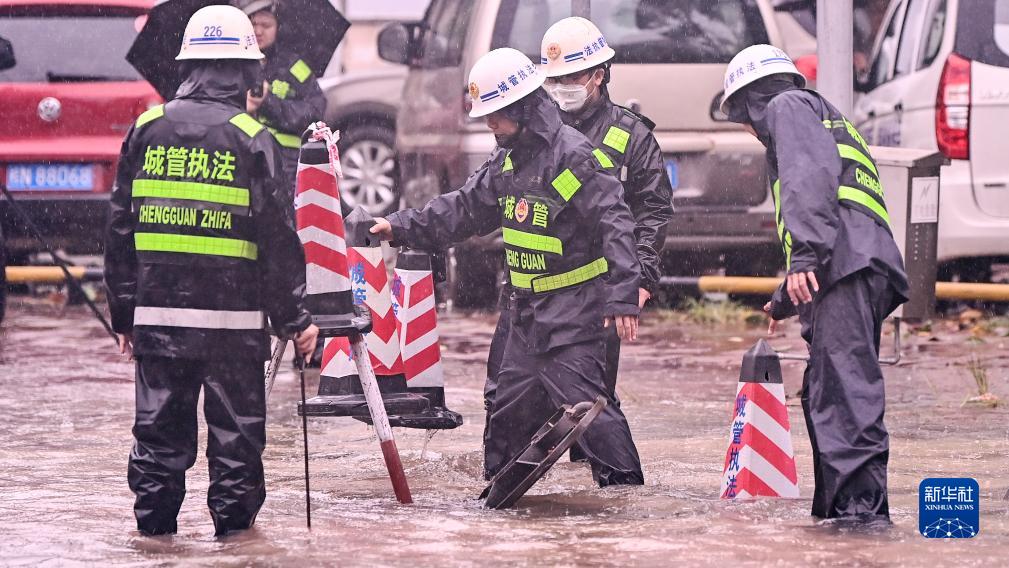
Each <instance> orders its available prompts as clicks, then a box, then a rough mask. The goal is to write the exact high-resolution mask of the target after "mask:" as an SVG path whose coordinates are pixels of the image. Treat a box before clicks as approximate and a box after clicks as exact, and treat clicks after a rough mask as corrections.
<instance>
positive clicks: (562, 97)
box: [544, 74, 595, 112]
mask: <svg viewBox="0 0 1009 568" xmlns="http://www.w3.org/2000/svg"><path fill="white" fill-rule="evenodd" d="M594 76H595V74H592V75H590V76H589V80H588V81H586V83H585V84H584V85H577V84H576V85H564V84H561V83H547V84H546V85H544V87H545V88H546V90H547V94H548V95H550V98H551V99H553V100H554V102H556V103H557V106H559V107H560V108H561V110H562V111H564V112H578V111H579V110H581V109H582V107H584V106H585V101H587V100H588V99H589V89H588V84H589V82H591V81H592V77H594Z"/></svg>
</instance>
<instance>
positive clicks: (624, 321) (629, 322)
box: [603, 316, 638, 341]
mask: <svg viewBox="0 0 1009 568" xmlns="http://www.w3.org/2000/svg"><path fill="white" fill-rule="evenodd" d="M610 322H613V324H614V325H616V326H617V337H619V338H620V339H626V340H628V341H637V339H638V316H607V317H606V318H605V319H604V320H603V327H610Z"/></svg>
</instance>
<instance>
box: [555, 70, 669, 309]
mask: <svg viewBox="0 0 1009 568" xmlns="http://www.w3.org/2000/svg"><path fill="white" fill-rule="evenodd" d="M561 120H563V121H564V123H565V124H567V125H568V126H571V127H574V128H575V129H577V130H578V131H579V132H581V133H582V134H584V135H585V137H586V138H588V139H589V141H590V142H592V143H593V144H595V145H596V148H599V149H601V150H603V151H604V152H606V154H607V155H608V156H609V157H610V160H611V162H612V163H613V166H612V167H609V168H607V170H608V171H610V172H612V173H613V174H614V175H615V176H617V177H618V178H619V179H620V181H621V182H622V183H623V185H624V199H625V200H626V201H627V205H628V207H630V208H631V215H633V216H634V239H635V241H636V242H637V245H638V260H639V261H640V262H641V287H642V288H644V289H646V290H648V291H649V292H651V293H653V294H654V293H655V291H656V289H657V288H658V285H659V278H661V276H662V270H661V258H660V253H661V251H662V247H663V246H664V245H665V242H666V227H667V226H668V225H669V221H670V219H672V217H673V201H672V200H673V188H672V185H671V184H670V183H669V175H668V174H667V173H666V167H665V163H664V162H663V159H662V150H661V149H660V148H659V143H658V142H657V141H656V140H655V136H654V135H652V128H654V127H655V124H654V123H652V122H651V121H650V120H648V119H647V118H645V117H643V116H641V115H639V114H637V113H634V112H632V111H631V110H629V109H626V108H624V107H622V106H620V105H617V104H614V103H613V101H611V100H610V98H609V93H608V92H606V91H605V90H604V92H603V94H602V96H601V97H599V99H597V100H596V101H594V102H593V103H592V104H591V105H589V106H587V107H586V108H584V109H582V110H581V111H579V112H575V113H567V112H563V111H562V112H561ZM611 128H617V129H621V130H624V131H626V132H629V133H630V138H629V139H628V140H626V142H621V139H620V138H616V139H611V138H607V136H608V135H609V134H610V129H611Z"/></svg>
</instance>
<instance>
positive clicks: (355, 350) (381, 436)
mask: <svg viewBox="0 0 1009 568" xmlns="http://www.w3.org/2000/svg"><path fill="white" fill-rule="evenodd" d="M348 339H350V351H351V353H352V354H353V355H354V363H356V364H357V374H358V377H360V379H361V389H362V390H363V391H364V398H365V400H367V401H368V412H369V413H371V423H372V424H374V425H375V433H376V434H377V435H378V442H379V445H380V446H381V447H382V456H383V457H384V458H385V467H386V469H388V470H389V479H390V480H391V481H392V490H393V492H394V493H395V494H396V499H398V500H399V502H400V503H403V504H410V503H413V497H412V496H411V495H410V486H409V485H408V484H407V482H406V472H404V471H403V462H402V461H400V459H399V450H398V449H397V448H396V439H395V438H393V435H392V426H390V425H389V416H388V415H387V414H386V412H385V403H384V402H383V401H382V391H380V390H379V388H378V380H377V379H376V378H375V369H373V368H372V366H371V355H369V354H368V345H367V344H366V343H365V339H364V336H363V335H360V334H354V335H351V336H350V337H349V338H348ZM302 408H304V405H302Z"/></svg>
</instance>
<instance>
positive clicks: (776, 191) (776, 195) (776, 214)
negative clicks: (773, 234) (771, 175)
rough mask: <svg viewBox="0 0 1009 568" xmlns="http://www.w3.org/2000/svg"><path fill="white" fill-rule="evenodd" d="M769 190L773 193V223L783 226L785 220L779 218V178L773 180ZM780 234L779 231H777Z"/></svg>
mask: <svg viewBox="0 0 1009 568" xmlns="http://www.w3.org/2000/svg"><path fill="white" fill-rule="evenodd" d="M771 191H772V192H773V194H774V221H775V223H777V224H779V225H781V226H782V227H784V226H785V222H784V221H783V220H782V219H781V180H780V179H778V180H774V185H772V186H771ZM778 236H779V237H780V236H781V233H780V232H779V233H778Z"/></svg>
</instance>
